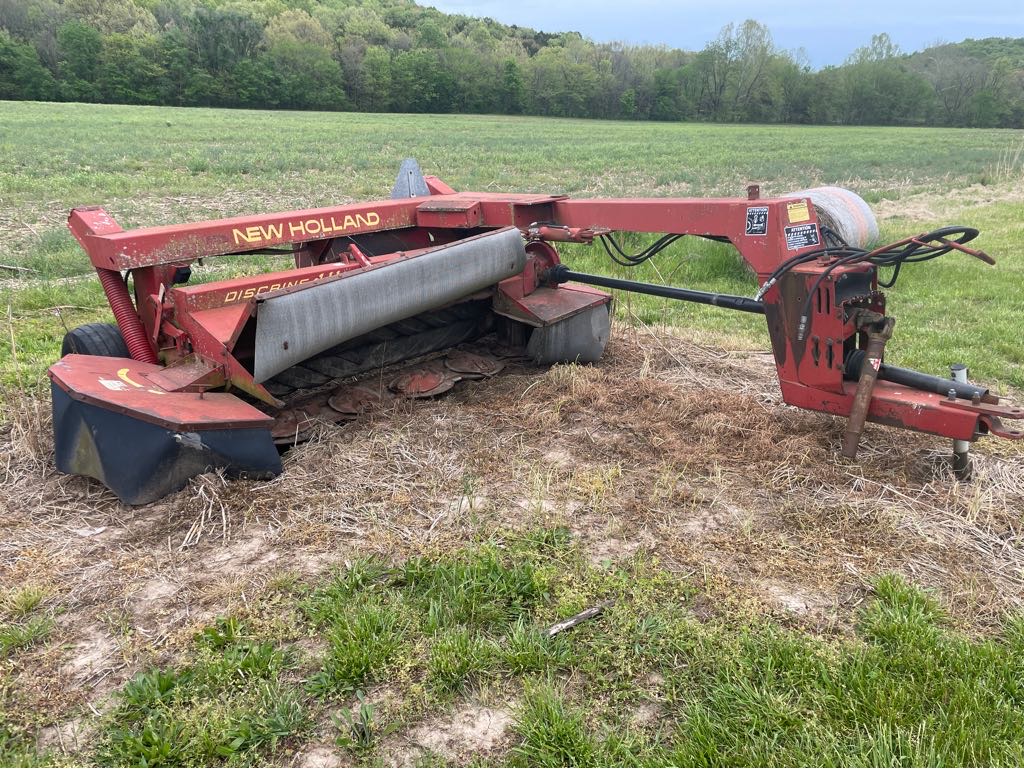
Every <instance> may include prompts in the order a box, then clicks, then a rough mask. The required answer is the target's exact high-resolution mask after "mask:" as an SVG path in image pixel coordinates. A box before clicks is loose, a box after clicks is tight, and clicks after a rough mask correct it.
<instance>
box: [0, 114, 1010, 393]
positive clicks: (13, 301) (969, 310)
mask: <svg viewBox="0 0 1024 769" xmlns="http://www.w3.org/2000/svg"><path fill="white" fill-rule="evenodd" d="M3 110H4V117H3V119H2V120H0V199H3V201H4V206H5V209H6V210H7V211H8V212H9V214H8V215H7V216H4V217H0V235H2V236H3V237H0V263H3V264H10V265H15V266H23V267H28V268H30V269H32V270H35V271H36V272H34V273H24V274H19V276H20V278H21V279H20V280H15V281H14V282H10V281H8V282H7V283H6V284H4V285H3V286H2V287H0V310H3V311H5V312H6V310H7V308H8V306H9V307H10V312H11V317H12V321H13V336H14V345H13V349H12V344H11V339H10V337H11V332H10V331H8V332H7V333H5V334H3V335H0V382H2V383H4V384H6V385H8V386H10V385H16V386H21V387H30V388H35V387H40V386H41V385H42V384H43V383H44V381H43V372H44V371H45V369H46V367H47V366H48V365H49V364H50V363H52V362H53V360H55V359H56V357H57V356H58V354H59V347H60V341H61V338H62V336H63V334H64V332H65V327H73V326H75V325H79V324H82V323H88V322H92V321H96V320H103V319H108V318H109V311H108V310H107V309H106V304H105V301H104V298H103V295H102V292H101V291H100V289H99V286H98V284H97V282H96V281H95V280H93V279H92V278H90V277H88V276H86V277H85V278H84V279H80V280H76V281H72V282H67V281H55V280H54V278H63V277H69V276H74V275H80V274H86V273H88V270H89V264H88V260H87V259H86V258H85V255H84V253H82V252H81V250H80V249H79V248H78V246H77V244H75V243H74V241H73V240H72V239H71V237H70V235H69V234H68V233H67V231H66V229H65V228H64V226H63V218H64V215H65V212H66V211H67V210H68V209H70V208H71V207H73V206H76V205H104V206H106V207H107V208H108V210H109V211H110V212H111V213H112V214H113V215H114V216H115V217H116V218H117V219H118V221H119V222H120V223H121V224H122V226H125V227H134V226H141V225H149V224H163V223H179V222H187V221H191V220H196V219H203V218H215V217H219V216H225V215H233V214H244V213H259V212H266V211H268V210H271V209H284V208H292V207H307V206H318V205H328V204H336V203H339V202H345V201H350V200H360V199H375V198H380V197H385V196H386V195H387V193H388V190H389V189H390V184H391V181H392V179H393V178H394V174H395V171H396V169H397V166H398V163H399V161H400V160H401V159H402V158H403V157H406V156H416V157H418V158H419V160H420V162H421V164H422V166H423V167H424V169H425V170H426V172H427V173H434V174H437V175H439V176H441V177H442V178H443V179H445V180H446V181H447V182H449V183H450V184H452V185H453V186H454V187H456V189H467V190H471V189H482V190H489V191H490V190H505V191H548V192H562V193H567V194H572V195H581V196H687V195H692V196H702V195H740V194H743V190H744V188H745V185H746V184H747V183H748V182H750V181H759V182H761V183H762V189H763V191H764V193H765V194H779V193H785V192H788V191H792V190H794V189H799V188H804V187H808V186H813V185H817V184H835V183H838V184H843V185H845V186H849V187H851V188H852V189H854V190H856V191H858V192H860V193H861V194H862V195H863V196H864V197H865V198H867V199H868V200H869V201H871V202H877V201H881V200H894V199H902V198H904V197H906V196H908V195H911V194H914V193H934V194H936V195H944V194H945V193H947V192H948V191H949V190H955V189H957V188H960V187H963V186H965V185H970V184H995V185H996V186H998V185H1000V184H1002V185H1004V186H1005V185H1006V184H1013V183H1019V181H1020V179H1021V177H1022V174H1024V170H1022V169H1020V168H1012V167H1011V168H1007V167H1006V163H1005V159H1006V158H1007V157H1010V156H1014V154H1013V153H1014V150H1015V148H1017V147H1019V146H1020V144H1021V142H1022V141H1024V136H1022V134H1021V132H1019V131H1001V130H963V129H933V128H864V127H822V126H750V125H743V126H741V125H706V124H701V125H685V124H667V123H664V124H663V123H629V122H602V121H584V120H550V119H541V118H514V117H497V116H455V115H444V116H437V115H417V116H413V115H401V116H397V115H371V114H338V113H288V112H259V111H243V110H206V109H175V108H159V107H124V106H112V105H80V104H34V103H23V102H19V103H4V104H3ZM950 204H951V203H950V201H947V202H946V203H944V204H943V205H945V206H948V205H950ZM933 208H934V213H935V214H936V218H935V220H931V219H930V217H927V216H924V215H918V216H916V217H908V218H906V219H890V220H887V221H886V222H884V235H885V236H886V237H891V238H897V237H901V236H903V235H906V234H910V233H916V232H920V231H923V230H925V229H927V228H929V227H933V226H936V225H940V224H947V223H949V221H948V219H947V218H946V216H945V215H944V214H943V213H942V210H943V209H942V206H938V207H935V206H933ZM1022 213H1024V206H1022V204H1020V203H1019V202H1012V201H1008V202H997V203H994V204H985V205H977V206H974V207H972V208H970V209H969V211H968V212H967V214H966V215H965V216H964V221H963V222H962V223H963V224H969V225H975V226H979V227H981V228H982V229H983V239H982V240H981V241H979V243H980V245H981V246H982V247H983V248H985V249H986V250H988V251H989V252H990V253H991V254H993V255H994V256H996V257H997V259H998V260H999V261H1000V264H999V267H998V268H997V269H995V270H992V269H989V268H986V267H984V266H982V265H981V264H980V263H974V262H973V261H970V260H967V259H966V258H963V257H959V256H952V257H945V258H944V259H942V260H940V262H939V263H934V264H932V265H929V266H928V267H927V268H918V269H908V270H907V271H906V273H905V275H904V276H903V278H902V279H901V282H900V284H899V285H898V286H897V287H896V289H895V290H894V291H892V292H891V294H890V307H891V309H892V312H893V313H894V314H895V315H896V317H897V318H898V319H899V323H898V326H897V330H896V335H895V337H894V339H893V341H892V342H891V344H890V346H889V351H890V359H891V360H892V362H894V363H898V364H900V365H905V366H910V367H916V368H920V369H923V370H926V371H930V372H934V373H940V374H941V373H944V372H945V371H946V370H947V367H948V365H949V364H950V363H954V362H966V363H969V364H971V367H972V371H973V374H974V376H975V377H976V378H978V379H979V380H987V381H989V382H991V383H993V384H996V385H999V386H1002V387H1005V386H1011V387H1016V388H1024V362H1022V360H1021V358H1022V353H1021V347H1020V345H1019V344H1018V343H1017V340H1016V329H1017V327H1018V325H1019V318H1018V314H1019V307H1018V304H1019V296H1018V295H1019V290H1020V285H1021V277H1022V275H1021V272H1022V270H1024V257H1022V256H1021V255H1020V254H1021V250H1022V247H1024V242H1022V241H1024V235H1022V233H1021V231H1020V229H1019V227H1017V226H1016V222H1018V221H1019V220H1020V218H1021V215H1022ZM26 225H27V226H26ZM29 228H31V229H29ZM643 240H644V239H642V238H635V239H632V240H631V242H632V243H633V244H634V245H638V244H639V243H640V242H641V241H643ZM563 255H564V258H565V260H566V262H567V263H569V264H570V265H571V266H573V267H574V268H577V269H580V270H585V271H592V272H604V273H610V274H616V275H624V274H626V273H627V271H626V270H625V269H623V268H620V267H617V266H615V265H613V264H612V263H611V262H610V261H609V260H607V259H606V258H605V256H604V254H603V251H601V250H600V249H599V248H598V247H593V248H582V247H567V248H565V249H564V250H563ZM220 264H222V265H224V267H223V269H222V271H218V272H211V271H209V270H205V271H204V270H197V273H196V277H195V280H209V279H211V278H213V277H226V276H227V275H233V274H239V273H241V272H244V271H246V270H247V269H248V270H257V269H258V270H265V269H268V268H269V266H270V265H271V264H273V261H272V260H270V259H266V258H264V259H260V260H257V261H256V262H254V263H253V264H248V265H247V264H246V263H245V262H244V261H242V260H237V259H232V260H221V262H220ZM629 276H630V277H634V278H637V279H640V280H648V281H654V282H659V281H663V280H664V281H666V282H670V283H673V284H676V285H684V286H691V287H694V288H699V289H705V290H718V291H723V292H733V293H740V294H747V295H750V294H752V293H753V292H754V290H755V282H754V279H753V277H752V275H751V274H750V273H749V271H748V270H747V269H746V267H745V266H744V265H743V263H742V262H741V260H740V259H739V258H738V256H737V254H736V253H735V251H734V250H733V249H732V248H731V247H728V246H721V245H717V244H713V243H705V242H702V241H698V240H695V239H692V240H684V241H682V242H680V243H678V244H676V245H675V246H673V247H671V248H669V249H667V250H666V251H665V252H664V253H663V254H662V255H660V256H659V258H658V259H657V260H656V263H654V264H648V265H645V266H644V267H642V268H640V269H637V270H633V271H630V272H629ZM618 306H619V310H618V311H619V315H620V317H622V318H623V319H625V320H627V321H630V322H635V321H638V320H639V321H644V322H655V321H656V322H665V323H670V324H674V325H678V326H679V327H681V328H687V329H693V330H694V331H696V332H701V333H710V334H712V335H714V336H716V337H717V338H719V339H720V340H721V341H722V342H723V343H725V344H727V345H729V346H740V347H753V348H762V349H767V347H768V337H767V333H766V331H765V328H764V323H763V319H761V318H758V317H751V316H747V315H745V314H742V313H730V312H726V311H723V310H717V309H715V308H709V307H701V306H694V305H688V304H683V303H677V302H671V301H669V300H661V299H655V298H652V297H640V296H635V295H626V296H621V297H620V301H619V304H618ZM53 308H60V309H59V310H57V309H53Z"/></svg>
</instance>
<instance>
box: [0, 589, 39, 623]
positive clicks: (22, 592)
mask: <svg viewBox="0 0 1024 769" xmlns="http://www.w3.org/2000/svg"><path fill="white" fill-rule="evenodd" d="M48 595H49V591H48V590H47V589H46V588H44V587H41V586H39V585H23V586H21V587H19V588H16V589H14V590H11V591H10V592H8V593H7V594H6V595H5V596H4V597H3V600H2V602H0V605H2V606H3V610H4V612H5V613H6V614H7V615H9V616H10V617H12V618H13V619H21V618H23V617H26V616H28V615H29V614H31V613H32V612H34V611H35V610H36V609H37V608H39V605H40V604H41V603H42V602H43V599H45V598H46V597H47V596H48Z"/></svg>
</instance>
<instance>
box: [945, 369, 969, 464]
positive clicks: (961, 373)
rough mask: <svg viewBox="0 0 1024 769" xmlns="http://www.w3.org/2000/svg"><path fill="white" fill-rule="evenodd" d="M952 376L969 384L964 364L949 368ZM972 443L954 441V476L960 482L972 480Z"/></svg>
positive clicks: (955, 380) (957, 380)
mask: <svg viewBox="0 0 1024 769" xmlns="http://www.w3.org/2000/svg"><path fill="white" fill-rule="evenodd" d="M949 371H950V375H951V377H952V379H953V381H954V382H960V383H963V384H966V383H967V366H965V365H964V364H963V363H954V364H953V365H952V366H950V367H949ZM970 451H971V442H970V441H959V440H954V441H953V475H955V476H956V479H957V480H958V481H969V480H970V479H971V470H972V467H971V454H970Z"/></svg>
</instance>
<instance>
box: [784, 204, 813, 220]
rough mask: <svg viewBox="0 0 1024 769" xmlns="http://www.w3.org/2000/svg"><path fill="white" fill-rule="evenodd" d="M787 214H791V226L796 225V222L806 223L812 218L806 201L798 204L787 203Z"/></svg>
mask: <svg viewBox="0 0 1024 769" xmlns="http://www.w3.org/2000/svg"><path fill="white" fill-rule="evenodd" d="M786 213H787V214H789V223H790V224H795V223H796V222H806V221H807V220H809V219H810V218H811V213H810V211H808V210H807V201H806V200H801V201H798V202H796V203H787V204H786Z"/></svg>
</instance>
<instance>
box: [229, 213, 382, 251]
mask: <svg viewBox="0 0 1024 769" xmlns="http://www.w3.org/2000/svg"><path fill="white" fill-rule="evenodd" d="M379 226H380V214H378V213H377V212H376V211H368V212H367V213H365V214H358V213H357V214H346V215H345V216H343V217H341V216H318V217H314V218H312V219H298V220H296V221H292V222H287V223H283V222H282V223H278V224H268V225H255V226H252V227H246V228H244V229H233V230H232V231H231V236H232V237H233V238H234V241H235V245H242V244H243V243H244V244H247V245H248V244H252V243H268V242H276V241H281V240H286V239H287V238H291V239H297V240H303V239H307V238H316V237H321V236H329V235H332V234H334V233H342V232H348V231H349V230H361V229H371V228H373V227H379ZM286 233H287V238H286Z"/></svg>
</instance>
